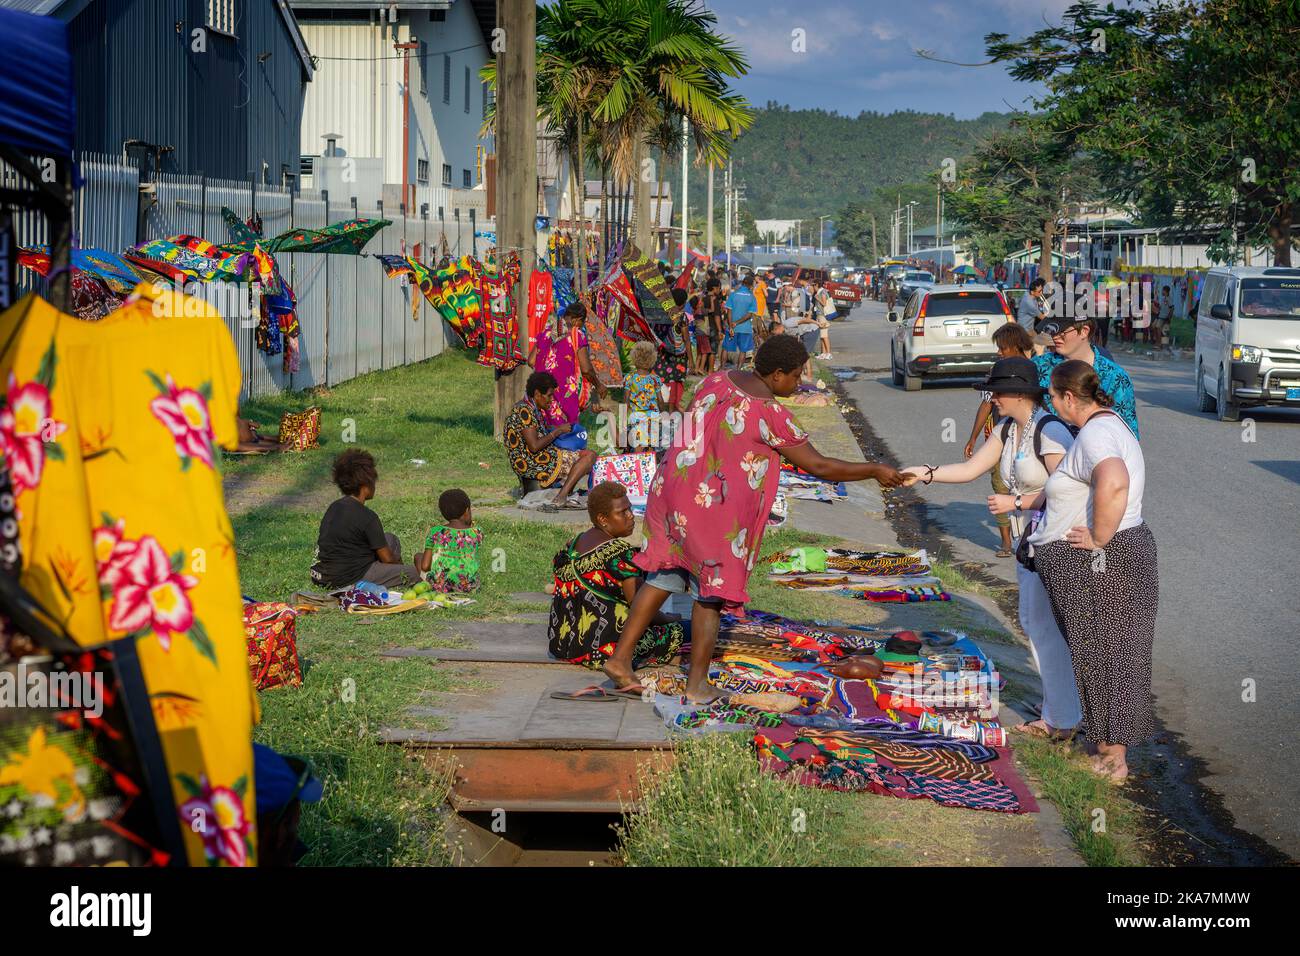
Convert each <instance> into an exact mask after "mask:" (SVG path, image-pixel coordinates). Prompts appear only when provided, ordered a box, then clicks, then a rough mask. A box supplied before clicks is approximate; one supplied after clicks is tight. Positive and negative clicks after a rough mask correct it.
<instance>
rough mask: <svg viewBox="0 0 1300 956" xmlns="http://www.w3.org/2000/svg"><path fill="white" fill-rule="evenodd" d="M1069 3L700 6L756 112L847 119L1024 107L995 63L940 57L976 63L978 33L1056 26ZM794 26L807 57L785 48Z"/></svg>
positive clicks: (779, 1) (857, 0) (1022, 87)
mask: <svg viewBox="0 0 1300 956" xmlns="http://www.w3.org/2000/svg"><path fill="white" fill-rule="evenodd" d="M1070 2H1071V0H893V2H886V0H705V6H707V7H708V8H709V9H710V10H711V11H713V13H715V14H716V15H717V17H718V26H719V29H720V31H721V32H722V33H724V34H726V35H727V36H729V37H731V39H732V40H733V41H734V42H735V43H736V44H737V45H738V46H740V47H741V48H742V49H743V50H744V51H745V54H746V55H747V56H748V58H749V62H750V72H749V74H748V75H747V76H745V77H742V78H741V79H740V80H738V81H737V82H736V83H735V86H736V89H737V90H738V91H739V92H741V93H743V94H744V95H745V96H746V97H748V98H749V100H750V102H751V103H754V104H755V105H757V106H761V105H763V104H764V103H766V102H767V101H768V100H776V101H777V102H780V103H786V104H788V105H790V106H792V107H821V108H824V109H832V110H836V111H838V112H840V113H843V114H846V115H849V116H856V115H857V114H858V113H860V112H861V111H863V110H877V111H879V112H882V113H889V112H893V111H895V110H907V109H912V110H917V111H918V112H936V113H951V114H953V115H955V116H957V117H958V118H960V119H967V118H970V117H974V116H978V115H979V114H980V113H983V112H985V111H987V110H995V111H1007V110H1009V109H1012V108H1019V107H1023V106H1025V105H1027V104H1026V102H1025V101H1026V97H1028V96H1030V95H1032V94H1033V92H1034V88H1033V87H1031V86H1029V85H1028V84H1024V83H1017V82H1016V81H1015V80H1013V79H1012V78H1011V77H1010V76H1008V75H1007V74H1006V71H1005V70H1004V69H1003V68H1002V67H1001V66H985V67H961V66H949V65H947V64H943V63H934V62H931V61H928V60H924V59H921V58H919V57H918V56H916V54H915V53H914V52H913V51H914V50H915V49H917V48H921V49H925V50H930V51H932V52H933V53H934V54H935V55H937V56H939V57H942V58H943V59H946V60H955V61H958V62H962V63H978V62H982V61H983V60H984V59H985V56H984V42H983V39H984V35H985V34H986V33H990V32H1002V33H1007V34H1010V35H1011V36H1012V37H1021V36H1024V35H1026V34H1028V33H1032V32H1033V31H1034V30H1037V29H1041V28H1042V27H1043V26H1044V18H1047V20H1048V21H1050V22H1052V23H1056V22H1058V21H1059V19H1060V14H1061V12H1062V11H1063V10H1064V9H1065V8H1066V7H1067V6H1069V5H1070ZM796 29H800V30H803V31H804V33H803V36H804V37H806V52H803V53H798V52H795V51H794V50H793V49H792V44H793V43H794V40H793V32H792V31H794V30H796Z"/></svg>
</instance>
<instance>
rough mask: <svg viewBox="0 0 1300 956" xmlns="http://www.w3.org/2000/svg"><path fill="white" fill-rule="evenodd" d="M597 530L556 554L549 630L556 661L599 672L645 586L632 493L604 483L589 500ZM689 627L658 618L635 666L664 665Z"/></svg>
mask: <svg viewBox="0 0 1300 956" xmlns="http://www.w3.org/2000/svg"><path fill="white" fill-rule="evenodd" d="M587 514H588V515H589V516H590V518H591V524H592V527H590V528H588V529H587V530H586V531H584V532H582V533H581V534H579V535H578V536H577V537H575V538H573V539H572V540H570V541H569V542H568V544H566V545H565V546H564V547H563V548H562V549H561V550H560V552H559V554H557V555H556V556H555V596H554V597H553V598H552V599H551V620H550V624H549V626H548V628H547V634H548V637H549V638H550V652H551V656H552V657H557V658H559V659H560V660H563V661H568V662H569V663H571V664H581V665H583V666H584V667H591V668H599V667H600V666H601V665H602V664H603V663H604V662H605V659H606V658H607V657H609V656H610V655H611V654H613V653H614V648H615V646H616V645H617V644H618V636H619V632H620V631H621V630H622V628H623V622H624V621H626V620H627V611H628V606H629V605H630V603H631V601H632V598H633V597H634V596H635V595H636V592H637V588H639V587H640V586H641V580H642V572H641V571H640V570H639V569H638V568H637V566H636V565H635V564H633V563H632V555H633V553H634V551H633V548H632V545H631V544H630V543H629V542H628V541H627V540H626V536H627V535H629V534H631V533H632V531H633V529H634V528H635V527H636V519H635V518H634V517H633V515H632V504H631V502H629V501H628V499H627V489H626V488H624V487H623V486H622V485H620V484H617V483H615V482H612V481H605V482H601V483H600V484H599V485H597V486H596V487H595V488H593V489H591V494H589V495H588V496H587ZM688 626H689V625H688V624H686V623H684V622H682V621H680V620H678V619H677V618H676V617H675V616H671V615H665V614H657V615H656V616H655V619H654V622H653V623H652V624H651V625H650V626H649V627H647V628H646V629H645V633H644V634H643V635H641V637H640V638H639V639H638V640H637V642H636V648H635V650H634V651H633V652H632V660H633V666H634V667H638V668H639V667H648V666H652V665H655V664H663V663H666V662H668V661H669V660H671V659H672V658H673V657H675V656H676V655H677V652H678V650H679V649H680V648H681V646H682V642H683V641H684V640H685V639H686V636H687V633H688V632H687V627H688Z"/></svg>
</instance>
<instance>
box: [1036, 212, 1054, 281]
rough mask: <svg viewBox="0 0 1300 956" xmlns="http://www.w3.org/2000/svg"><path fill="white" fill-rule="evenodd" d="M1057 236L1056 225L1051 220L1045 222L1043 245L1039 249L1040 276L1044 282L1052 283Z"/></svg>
mask: <svg viewBox="0 0 1300 956" xmlns="http://www.w3.org/2000/svg"><path fill="white" fill-rule="evenodd" d="M1055 234H1056V223H1055V222H1054V221H1053V220H1051V219H1046V220H1044V221H1043V243H1042V247H1041V248H1040V249H1039V256H1038V275H1039V276H1040V277H1041V278H1042V280H1043V281H1044V282H1051V281H1052V238H1053V237H1054V236H1055Z"/></svg>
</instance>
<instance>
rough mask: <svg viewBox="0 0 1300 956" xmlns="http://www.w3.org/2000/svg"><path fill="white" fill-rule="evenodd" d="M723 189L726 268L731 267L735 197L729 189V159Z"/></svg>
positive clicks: (710, 256)
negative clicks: (725, 221)
mask: <svg viewBox="0 0 1300 956" xmlns="http://www.w3.org/2000/svg"><path fill="white" fill-rule="evenodd" d="M723 184H724V185H723V190H724V193H725V198H726V201H725V202H724V203H723V215H724V216H726V219H727V224H726V226H724V227H723V230H722V241H723V244H724V245H723V248H725V249H726V250H727V269H728V271H730V269H731V210H732V208H733V207H734V203H735V198H734V196H733V195H732V191H731V160H730V159H728V160H727V174H726V176H725V177H724V178H723ZM709 261H710V262H712V261H713V256H712V254H710V255H709Z"/></svg>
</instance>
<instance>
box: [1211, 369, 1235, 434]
mask: <svg viewBox="0 0 1300 956" xmlns="http://www.w3.org/2000/svg"><path fill="white" fill-rule="evenodd" d="M1231 387H1232V386H1231V384H1230V383H1229V381H1228V373H1227V370H1226V369H1219V400H1218V402H1217V404H1218V406H1219V421H1221V422H1237V421H1241V407H1240V406H1239V405H1237V403H1236V402H1233V401H1232V400H1231V399H1230V398H1229V397H1228V389H1229V388H1231Z"/></svg>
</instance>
